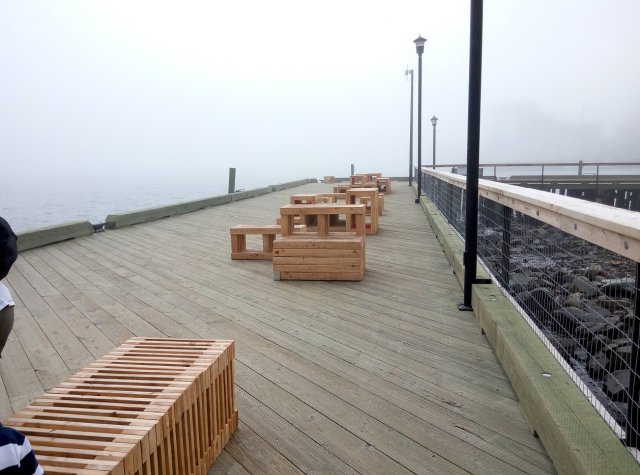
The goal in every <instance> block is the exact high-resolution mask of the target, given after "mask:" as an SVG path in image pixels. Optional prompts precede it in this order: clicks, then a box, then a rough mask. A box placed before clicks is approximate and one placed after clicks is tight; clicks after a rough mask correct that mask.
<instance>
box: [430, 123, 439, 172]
mask: <svg viewBox="0 0 640 475" xmlns="http://www.w3.org/2000/svg"><path fill="white" fill-rule="evenodd" d="M431 123H432V124H433V169H434V170H435V169H436V124H437V123H438V118H437V117H436V116H435V115H434V116H433V117H431Z"/></svg>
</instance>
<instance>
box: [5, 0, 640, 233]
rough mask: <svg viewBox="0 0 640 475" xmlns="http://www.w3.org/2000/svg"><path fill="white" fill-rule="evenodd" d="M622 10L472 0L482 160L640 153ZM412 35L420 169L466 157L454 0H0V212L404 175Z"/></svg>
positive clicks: (630, 22) (632, 157)
mask: <svg viewBox="0 0 640 475" xmlns="http://www.w3.org/2000/svg"><path fill="white" fill-rule="evenodd" d="M638 18H640V2H638V1H637V0H615V1H610V2H603V1H601V0H563V1H562V2H557V1H552V0H540V1H536V2H531V1H525V0H513V1H507V0H493V1H491V0H487V1H485V2H484V47H483V78H482V80H483V91H482V93H483V94H482V135H481V152H480V159H481V161H482V162H485V163H486V162H541V161H545V162H552V161H562V162H567V161H577V160H580V159H582V160H585V161H640V134H638V133H637V130H638V124H639V123H640V92H639V88H638V87H637V84H638V83H639V82H640V62H638V61H637V60H636V55H637V53H636V51H635V49H636V48H635V47H636V45H638V44H640V29H639V28H637V19H638ZM419 34H420V35H422V36H423V37H425V38H427V44H426V46H425V52H424V56H423V161H424V162H426V163H430V161H431V147H432V138H431V137H432V126H431V123H430V121H429V119H430V118H431V117H432V116H433V115H436V116H437V117H438V119H439V121H438V125H437V160H438V163H461V162H464V161H465V160H466V126H467V88H468V59H469V58H468V51H469V1H466V0H451V1H447V2H442V1H428V0H421V1H400V2H394V3H393V4H388V3H387V4H385V3H384V2H383V3H379V2H378V3H376V2H365V1H361V0H354V1H349V2H342V1H341V2H338V1H337V0H329V1H325V2H313V3H311V2H304V1H293V0H291V1H283V0H275V1H270V2H259V1H253V0H248V1H245V2H215V1H213V2H212V1H189V2H175V1H174V2H168V1H165V2H163V1H153V2H151V1H123V0H114V1H94V2H86V1H80V0H76V1H71V0H60V1H55V2H50V1H36V0H23V1H2V2H0V64H2V65H3V67H2V74H0V163H1V165H2V166H1V169H0V173H1V174H2V177H3V185H1V186H0V215H2V216H5V217H7V219H10V221H11V222H12V223H18V224H19V225H16V227H17V228H18V229H31V228H34V227H39V226H42V225H46V224H57V223H59V222H61V221H68V220H71V219H90V220H92V221H93V220H99V219H102V218H104V217H105V216H106V214H108V213H109V212H116V211H121V210H123V209H136V208H139V207H146V206H153V205H158V204H166V203H172V202H175V201H183V200H186V199H194V198H199V197H204V196H212V195H216V194H220V193H224V192H226V187H227V173H228V169H229V167H236V168H237V186H238V188H252V187H257V186H265V185H268V184H272V183H278V182H284V181H290V180H295V179H300V178H307V177H316V178H319V177H322V176H323V175H336V176H346V175H347V174H348V173H349V165H350V164H351V163H353V164H354V165H355V167H356V171H358V170H361V171H378V170H379V171H381V172H383V173H384V174H386V175H389V176H400V175H404V176H406V175H407V172H408V155H409V140H408V139H409V97H410V86H409V84H410V83H409V82H407V80H406V78H405V74H404V73H405V70H406V69H407V67H408V68H410V69H414V70H415V71H416V77H415V79H416V81H417V59H418V57H417V55H416V53H415V47H414V44H413V40H414V39H415V38H416V37H417V36H418V35H419ZM416 95H417V94H416ZM7 183H8V184H7ZM65 217H68V219H67V218H65ZM43 223H44V224H43Z"/></svg>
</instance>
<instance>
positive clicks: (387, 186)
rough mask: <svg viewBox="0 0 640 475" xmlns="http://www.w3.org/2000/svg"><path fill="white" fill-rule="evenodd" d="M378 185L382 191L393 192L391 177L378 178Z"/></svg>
mask: <svg viewBox="0 0 640 475" xmlns="http://www.w3.org/2000/svg"><path fill="white" fill-rule="evenodd" d="M376 185H377V187H378V191H379V192H380V193H391V179H390V178H384V177H379V178H376Z"/></svg>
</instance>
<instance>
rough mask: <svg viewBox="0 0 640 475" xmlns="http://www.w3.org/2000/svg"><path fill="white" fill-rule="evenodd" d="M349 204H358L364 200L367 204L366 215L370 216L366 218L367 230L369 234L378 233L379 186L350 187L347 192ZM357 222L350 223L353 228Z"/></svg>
mask: <svg viewBox="0 0 640 475" xmlns="http://www.w3.org/2000/svg"><path fill="white" fill-rule="evenodd" d="M346 198H347V204H356V203H360V202H364V203H365V204H366V206H367V207H366V209H365V215H366V216H368V217H369V219H368V220H366V218H365V230H366V233H367V234H378V228H379V216H380V211H379V208H378V207H379V204H380V203H379V199H378V189H377V188H350V189H349V190H348V191H347V193H346ZM354 225H355V223H353V224H350V225H349V226H348V227H349V228H351V227H353V226H354Z"/></svg>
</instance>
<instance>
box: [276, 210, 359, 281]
mask: <svg viewBox="0 0 640 475" xmlns="http://www.w3.org/2000/svg"><path fill="white" fill-rule="evenodd" d="M364 213H365V205H362V204H355V205H338V204H329V203H320V204H315V205H286V206H283V207H282V208H280V214H281V219H280V220H281V223H282V229H281V237H279V238H278V239H276V240H275V241H274V243H273V277H274V279H275V280H355V281H358V280H362V277H363V275H364V270H365V247H364V234H365V226H364ZM340 215H344V216H345V222H346V223H351V224H352V225H351V227H350V228H349V230H347V228H346V226H345V228H344V230H343V231H335V230H334V229H333V228H332V226H331V222H332V216H340ZM294 216H315V217H316V221H317V223H318V226H317V232H316V233H314V234H310V233H307V234H305V235H300V234H298V235H295V234H294V232H293V231H294V228H293V222H294V221H293V217H294Z"/></svg>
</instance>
